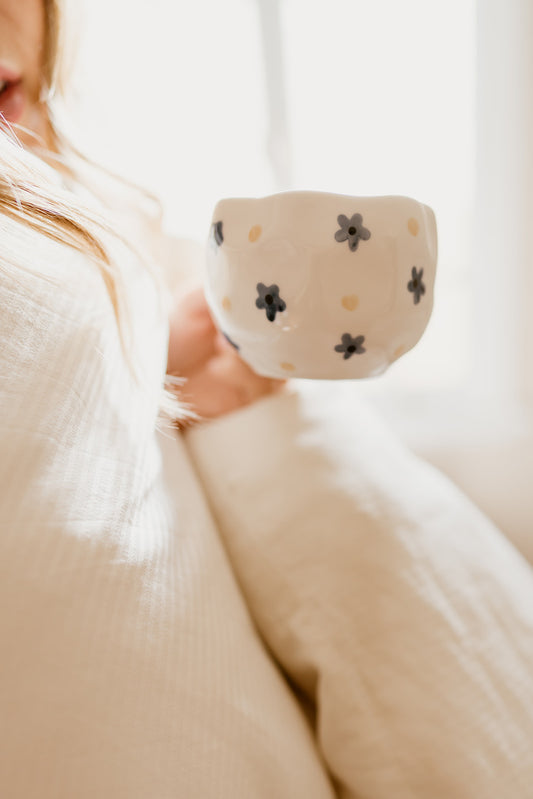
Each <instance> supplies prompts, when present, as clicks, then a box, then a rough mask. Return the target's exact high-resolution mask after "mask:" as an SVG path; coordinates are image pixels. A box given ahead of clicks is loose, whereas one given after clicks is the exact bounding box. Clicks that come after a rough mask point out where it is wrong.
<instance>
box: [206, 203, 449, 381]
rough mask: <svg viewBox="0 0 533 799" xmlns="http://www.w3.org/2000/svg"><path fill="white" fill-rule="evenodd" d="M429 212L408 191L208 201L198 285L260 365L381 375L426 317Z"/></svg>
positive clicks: (279, 370)
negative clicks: (209, 207)
mask: <svg viewBox="0 0 533 799" xmlns="http://www.w3.org/2000/svg"><path fill="white" fill-rule="evenodd" d="M436 262H437V231H436V224H435V216H434V214H433V211H432V210H431V209H430V208H428V206H426V205H422V204H421V203H419V202H416V200H412V199H409V198H408V197H395V196H391V197H349V196H346V195H342V194H329V193H325V192H315V191H290V192H282V193H280V194H273V195H271V196H268V197H262V198H231V199H223V200H221V201H220V202H219V203H218V204H217V205H216V207H215V210H214V214H213V220H212V225H211V228H210V234H209V241H208V247H207V259H206V273H205V281H204V283H205V294H206V299H207V302H208V305H209V307H210V310H211V313H212V315H213V317H214V319H215V322H216V324H217V325H218V327H219V328H220V330H221V331H222V333H223V334H224V335H225V337H226V338H227V339H228V341H229V342H230V343H231V344H232V345H233V346H234V347H235V348H236V349H237V350H238V352H239V355H240V356H241V358H243V360H244V361H246V362H247V363H248V364H249V365H250V366H251V367H252V369H253V370H254V371H255V372H256V373H257V374H259V375H264V376H266V377H277V378H287V377H303V378H322V379H327V380H332V379H342V378H362V377H370V376H373V375H377V374H380V373H381V372H383V371H385V369H386V368H387V367H388V366H389V364H391V363H392V362H393V361H395V360H397V359H398V358H399V357H400V356H401V355H403V354H404V353H405V352H407V351H408V350H410V349H411V348H412V347H414V345H415V344H416V343H417V341H418V340H419V338H420V337H421V335H422V333H423V332H424V329H425V327H426V325H427V323H428V320H429V317H430V315H431V309H432V305H433V283H434V279H435V268H436Z"/></svg>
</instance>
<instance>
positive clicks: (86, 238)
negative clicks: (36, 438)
mask: <svg viewBox="0 0 533 799" xmlns="http://www.w3.org/2000/svg"><path fill="white" fill-rule="evenodd" d="M64 6H65V0H44V11H45V42H44V49H43V60H42V87H41V97H40V101H41V103H42V104H43V110H44V111H45V113H46V124H47V142H46V143H44V142H39V141H38V139H37V137H35V141H36V146H35V147H33V146H32V147H31V148H26V147H23V146H22V145H21V144H20V141H19V140H18V138H17V135H16V133H17V131H16V128H17V126H16V125H15V126H13V127H12V126H10V125H8V124H7V123H6V122H5V121H4V120H3V118H2V117H1V116H0V213H3V214H5V215H6V216H9V217H11V218H13V219H15V220H17V221H19V222H22V223H24V224H26V225H28V226H29V227H30V228H32V229H33V230H36V231H38V232H39V233H42V234H44V235H45V236H47V237H49V238H51V239H53V240H55V241H58V242H61V243H63V244H66V245H68V246H70V247H72V248H73V249H75V250H77V251H78V252H81V253H83V254H85V255H87V256H89V257H90V258H91V259H92V260H93V262H94V264H95V266H96V268H97V269H98V270H99V271H100V274H101V276H102V278H103V281H104V284H105V288H106V290H107V293H108V295H109V299H110V301H111V304H112V306H113V311H114V315H115V319H116V322H117V326H118V332H119V336H120V342H121V346H122V350H123V354H124V357H125V359H126V362H127V363H128V365H129V367H130V370H131V371H132V374H133V377H134V379H135V380H136V382H137V383H138V382H139V379H138V376H137V374H136V373H135V369H134V367H133V365H132V363H131V359H130V358H129V356H128V352H127V343H126V342H127V340H128V338H129V336H128V332H129V330H130V328H129V324H130V320H129V318H128V314H127V308H126V300H125V293H124V290H123V286H122V282H121V272H120V270H119V268H118V266H117V264H115V263H114V261H113V259H112V258H111V256H110V254H109V252H108V248H107V247H106V246H105V244H104V238H105V237H106V236H117V233H116V231H115V230H114V229H112V228H111V227H110V226H109V225H108V224H107V223H106V221H105V219H104V218H103V217H102V216H100V215H99V214H98V213H97V212H96V211H95V210H92V209H91V208H89V207H88V206H87V205H86V204H84V203H83V202H82V201H81V200H79V199H78V198H77V197H76V195H75V194H74V193H71V192H65V190H64V189H62V188H61V187H59V186H58V185H57V182H54V181H53V180H50V176H49V175H50V172H49V168H50V165H51V166H52V167H55V168H56V169H58V170H59V171H61V172H63V173H64V174H67V175H68V176H69V177H71V178H73V179H76V178H77V177H78V176H79V175H80V174H81V173H82V172H83V166H84V165H85V166H87V165H90V166H91V167H92V168H93V169H94V170H98V169H99V168H98V167H96V165H94V164H92V163H91V162H90V161H89V160H88V159H87V158H85V157H84V156H82V155H81V153H79V152H78V151H77V150H76V149H75V148H74V147H73V146H72V145H70V143H69V142H68V141H67V140H66V138H65V137H64V136H63V135H62V134H61V132H60V130H59V128H58V126H57V124H56V122H55V116H54V111H53V107H54V104H55V102H56V101H57V99H58V98H59V97H61V96H64V92H65V88H66V79H65V76H66V72H67V68H68V67H69V66H70V65H69V64H68V63H67V60H66V59H67V57H68V54H69V53H68V50H67V48H66V44H67V41H66V30H67V25H66V24H65V11H66V9H65V7H64ZM24 132H25V133H30V132H29V131H24ZM101 171H102V172H105V174H106V176H107V177H108V178H111V179H113V180H116V181H120V182H121V184H122V185H127V186H129V188H130V189H131V191H132V192H135V191H136V192H137V193H138V194H139V193H141V191H142V190H140V189H138V187H135V186H132V185H131V184H128V183H127V181H124V180H122V179H119V178H117V176H114V175H111V174H110V173H109V172H108V171H107V170H101ZM142 194H143V197H144V198H145V199H146V198H149V201H150V203H151V206H152V213H153V214H156V213H157V214H158V215H159V221H160V216H161V212H160V207H159V204H158V203H157V201H156V200H155V198H153V197H151V196H150V195H148V193H147V192H142ZM154 209H156V210H154ZM118 238H122V237H120V236H118ZM122 241H123V243H126V244H128V242H124V239H122ZM145 265H146V266H147V268H151V267H150V265H149V263H146V264H145ZM151 271H152V275H153V277H154V279H155V280H156V281H157V280H159V279H160V278H159V276H158V275H157V274H156V272H155V271H154V270H153V269H151ZM182 383H183V379H181V378H176V377H169V376H167V379H166V381H165V386H164V389H163V393H162V399H161V404H160V411H161V412H162V413H163V415H165V416H167V417H170V418H173V419H174V420H175V421H182V422H186V421H194V420H197V419H198V417H197V415H196V414H195V413H194V412H193V411H192V410H191V409H190V408H189V407H188V406H187V404H186V403H182V402H179V401H178V399H177V397H176V390H177V388H178V387H179V386H181V384H182Z"/></svg>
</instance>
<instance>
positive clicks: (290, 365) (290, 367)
mask: <svg viewBox="0 0 533 799" xmlns="http://www.w3.org/2000/svg"><path fill="white" fill-rule="evenodd" d="M280 366H281V368H282V369H285V371H286V372H293V371H294V370H295V369H296V366H295V365H294V364H293V363H285V362H283V363H281V364H280Z"/></svg>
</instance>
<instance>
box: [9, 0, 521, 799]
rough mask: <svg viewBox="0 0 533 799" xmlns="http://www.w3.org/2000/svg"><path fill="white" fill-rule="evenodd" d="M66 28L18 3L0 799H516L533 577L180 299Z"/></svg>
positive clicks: (367, 424) (463, 513) (361, 436)
mask: <svg viewBox="0 0 533 799" xmlns="http://www.w3.org/2000/svg"><path fill="white" fill-rule="evenodd" d="M60 23H61V9H60V5H59V3H55V2H50V1H49V2H43V0H0V69H1V70H3V72H2V74H1V75H0V78H1V80H2V81H4V84H0V86H2V94H0V110H1V111H2V113H3V115H4V116H5V118H6V120H7V122H8V123H9V124H10V125H11V126H14V125H15V124H16V125H18V126H19V127H17V128H16V131H17V132H18V133H19V138H20V140H21V141H22V142H23V144H24V147H21V146H20V145H19V144H18V143H17V142H16V141H15V140H14V139H13V135H12V132H11V131H10V129H9V125H6V126H4V127H5V129H4V130H3V131H2V134H1V136H0V186H1V190H0V224H1V236H0V376H1V384H0V411H1V413H0V453H1V461H0V481H1V482H0V485H1V492H0V640H1V641H2V659H1V664H2V665H1V680H0V718H1V719H2V723H1V725H0V794H1V795H2V796H6V797H7V796H8V797H10V798H11V797H24V799H30V797H39V799H48V797H50V799H52V797H53V799H57V798H58V797H68V798H69V799H70V798H71V797H77V799H78V797H79V798H80V799H83V797H91V798H92V797H95V796H101V797H119V796H120V797H122V796H123V797H128V799H131V798H132V797H139V798H141V797H158V799H163V798H164V797H180V798H181V797H199V799H200V798H201V799H211V798H212V799H215V797H216V799H220V797H228V798H229V797H232V799H233V798H234V797H237V799H238V798H239V797H265V799H267V797H268V799H271V797H276V799H285V798H287V799H289V797H290V798H291V799H292V797H305V799H314V798H315V797H316V799H322V797H324V799H326V798H330V797H334V796H339V797H355V796H357V797H369V799H370V797H372V799H376V797H390V796H395V797H428V796H431V797H435V798H436V799H438V798H439V797H452V796H453V797H468V798H470V797H472V799H473V797H476V799H477V798H478V797H479V796H485V795H495V796H504V795H505V796H513V797H524V799H525V797H526V796H529V793H528V792H529V791H530V786H531V779H532V777H533V755H532V753H531V746H530V742H531V739H532V737H533V710H532V708H533V701H532V700H533V677H532V674H531V667H530V664H531V661H532V656H533V635H532V633H533V611H532V607H533V603H532V602H531V598H532V597H533V579H532V576H531V570H530V569H529V567H528V566H527V565H526V564H525V563H524V562H523V561H522V560H521V559H520V557H519V556H518V555H517V554H516V553H515V552H514V550H513V549H512V548H511V547H510V546H509V545H508V544H507V543H506V542H505V541H504V540H503V538H502V537H501V536H500V534H499V533H498V532H497V531H496V530H494V529H493V528H492V527H491V525H490V524H489V523H488V522H487V521H486V520H485V519H484V518H483V517H482V516H481V514H479V513H478V512H477V511H476V509H475V508H473V507H472V506H471V505H470V504H469V503H468V502H467V501H466V500H465V499H464V498H463V497H461V496H460V495H459V494H458V492H456V491H455V489H454V488H453V487H452V486H450V485H449V484H448V483H447V482H446V481H444V480H443V479H442V478H441V477H440V476H439V475H437V474H435V473H434V472H433V471H432V470H430V469H429V467H426V466H425V465H424V464H422V463H420V462H418V461H417V460H415V459H414V458H413V457H412V456H411V455H409V454H408V453H407V452H405V451H404V450H403V449H402V448H401V447H400V446H399V445H398V444H397V443H395V442H394V441H393V440H392V439H391V437H390V436H389V435H388V433H387V432H385V431H383V430H381V428H380V426H379V424H378V423H376V422H375V420H373V419H372V417H371V416H370V414H369V413H368V411H367V410H366V409H365V408H364V407H362V406H361V407H358V408H357V409H356V413H355V414H354V416H353V417H350V418H349V419H346V418H342V414H341V415H340V419H339V418H337V416H336V415H335V414H333V413H332V410H333V409H332V408H331V405H330V406H329V408H328V413H327V414H326V413H325V412H324V411H322V410H321V409H320V408H318V409H317V408H315V407H314V406H313V405H312V403H309V402H306V401H304V399H303V397H300V396H299V394H298V393H297V392H296V390H295V389H294V388H293V387H292V386H291V385H290V384H286V385H282V384H277V383H276V382H272V381H266V380H264V379H262V378H258V377H256V376H255V375H253V373H251V372H250V370H248V369H247V367H246V366H245V365H244V364H242V363H241V362H240V360H239V359H238V358H237V356H236V354H235V353H234V351H233V350H232V348H231V347H229V346H226V345H225V343H224V340H223V339H221V338H220V337H219V336H218V335H217V334H216V333H215V330H214V327H213V325H212V322H211V320H210V318H209V316H208V314H207V311H206V308H205V302H204V300H203V297H202V294H201V292H200V291H199V290H198V289H193V290H191V291H185V288H184V287H185V286H186V281H185V277H184V275H190V276H192V280H193V282H194V275H195V270H194V267H193V265H187V264H185V263H183V262H178V265H177V266H176V262H175V260H174V262H173V263H172V264H171V265H170V266H169V267H168V269H170V270H171V271H172V274H174V275H175V274H176V273H177V274H178V275H179V276H180V277H179V279H177V281H176V282H177V283H178V289H179V298H180V299H179V300H178V301H177V302H176V303H175V304H174V305H171V304H170V303H169V301H168V300H167V297H168V294H167V293H165V289H164V286H163V285H162V281H161V280H160V279H159V276H158V269H160V268H161V266H162V263H163V251H165V252H166V256H165V257H167V256H168V252H169V251H172V249H173V248H174V250H173V251H174V256H173V258H174V259H176V258H179V250H178V249H176V247H175V245H174V244H172V243H169V242H168V241H166V240H164V238H163V237H162V236H161V235H160V234H159V233H158V232H157V224H156V220H155V219H154V215H153V214H152V216H150V215H149V214H148V212H144V211H140V210H137V208H138V206H139V203H140V201H139V203H137V206H135V204H134V203H133V202H130V203H129V204H128V205H126V204H125V201H124V190H123V189H122V188H121V187H120V185H119V184H117V183H116V182H115V181H113V180H111V179H108V178H106V177H104V175H103V174H101V173H98V172H97V171H95V170H94V169H91V168H89V167H88V166H86V165H84V164H83V162H82V161H81V160H80V159H78V158H76V156H75V154H74V153H73V152H72V151H71V150H69V149H68V148H67V146H66V145H65V144H64V143H63V142H62V140H61V137H60V135H59V133H58V131H57V130H56V128H55V126H54V123H53V117H52V107H53V99H52V97H51V90H52V89H53V87H54V85H55V83H54V82H55V81H56V79H57V65H58V60H57V59H58V53H59V50H58V42H59V41H60V30H61V24H60ZM20 126H22V127H23V128H25V130H24V131H21V127H20ZM36 136H37V137H38V138H37V139H36V138H35V137H36ZM103 220H106V221H103ZM116 231H121V234H120V235H116ZM122 232H123V235H122ZM130 241H132V242H133V244H134V246H133V247H131V246H129V242H130ZM166 274H169V273H168V272H167V273H166ZM187 285H189V284H187ZM180 287H181V289H180ZM167 303H168V307H166V306H167ZM167 311H169V316H170V323H168V322H167V318H166V316H167ZM169 330H170V332H169ZM167 370H168V371H169V372H170V373H175V374H177V375H178V380H177V381H174V383H175V384H176V383H177V384H178V392H180V391H181V393H179V396H180V397H181V400H184V399H186V400H187V402H188V403H189V411H188V410H187V407H186V405H184V403H183V402H181V404H180V405H179V406H178V409H177V411H176V407H174V411H173V412H174V414H176V413H178V416H179V417H180V418H181V420H182V425H181V426H182V428H183V432H180V433H178V434H176V433H175V432H173V431H172V429H171V428H170V427H167V428H166V429H165V428H164V427H163V425H162V422H161V421H158V412H159V411H160V410H161V407H162V405H165V403H162V397H161V394H162V386H163V383H164V380H165V372H166V371H167ZM183 378H187V381H186V383H185V385H184V386H181V385H180V382H181V381H183ZM174 388H176V385H175V386H174ZM280 389H281V390H280ZM254 400H258V401H257V402H256V401H254ZM167 405H168V403H167ZM191 408H192V411H193V412H194V411H196V413H198V414H199V415H200V416H201V417H204V418H207V417H211V421H209V422H205V421H204V422H203V423H201V424H195V425H192V426H191V425H190V424H189V425H188V429H185V428H186V427H187V425H186V424H184V423H183V422H184V420H185V421H187V419H189V420H190V418H191V412H190V409H191ZM230 411H231V412H230ZM200 481H201V482H200ZM220 536H222V537H223V540H224V545H225V547H223V546H222V543H221V539H220ZM226 552H227V553H228V554H226ZM228 555H229V559H228ZM230 561H231V566H230ZM233 569H234V570H235V572H234V571H233ZM234 573H235V574H236V575H237V579H236V578H235V576H234ZM237 580H238V582H237Z"/></svg>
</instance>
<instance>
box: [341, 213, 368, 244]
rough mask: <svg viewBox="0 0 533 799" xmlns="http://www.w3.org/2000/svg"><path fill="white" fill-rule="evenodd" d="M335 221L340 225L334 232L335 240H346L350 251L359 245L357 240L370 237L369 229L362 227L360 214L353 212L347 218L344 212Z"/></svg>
mask: <svg viewBox="0 0 533 799" xmlns="http://www.w3.org/2000/svg"><path fill="white" fill-rule="evenodd" d="M337 222H338V223H339V225H340V228H339V230H337V232H336V233H335V240H336V241H346V240H347V241H348V246H349V248H350V250H352V252H355V250H356V249H357V247H358V245H359V240H360V239H363V241H367V240H368V239H369V238H370V231H369V230H368V229H367V228H366V227H363V217H362V216H361V214H354V215H353V216H352V217H351V219H348V217H347V216H345V215H344V214H340V215H339V216H338V217H337Z"/></svg>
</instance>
